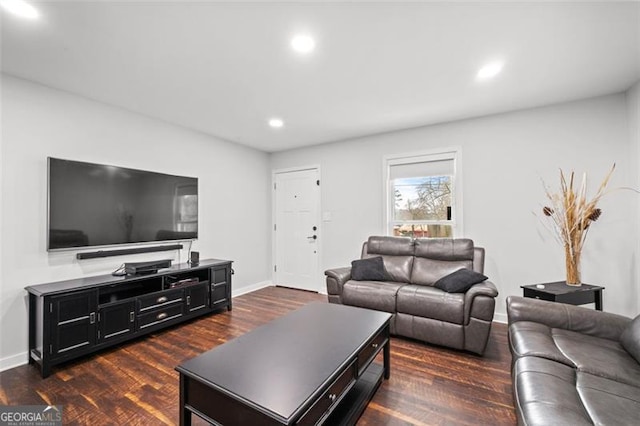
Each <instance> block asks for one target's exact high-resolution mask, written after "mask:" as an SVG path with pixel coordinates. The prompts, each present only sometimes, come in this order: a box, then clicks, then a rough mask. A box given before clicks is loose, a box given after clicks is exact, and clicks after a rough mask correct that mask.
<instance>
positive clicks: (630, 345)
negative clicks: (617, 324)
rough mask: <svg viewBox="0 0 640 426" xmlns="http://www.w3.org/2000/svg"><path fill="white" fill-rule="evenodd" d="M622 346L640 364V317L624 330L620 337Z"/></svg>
mask: <svg viewBox="0 0 640 426" xmlns="http://www.w3.org/2000/svg"><path fill="white" fill-rule="evenodd" d="M620 344H621V345H622V347H623V348H625V349H626V350H627V352H629V353H630V354H631V356H632V357H633V358H634V359H635V360H636V361H638V362H640V315H638V316H637V317H635V318H634V319H633V321H631V322H630V323H629V325H627V327H626V328H625V329H624V331H623V332H622V334H621V335H620Z"/></svg>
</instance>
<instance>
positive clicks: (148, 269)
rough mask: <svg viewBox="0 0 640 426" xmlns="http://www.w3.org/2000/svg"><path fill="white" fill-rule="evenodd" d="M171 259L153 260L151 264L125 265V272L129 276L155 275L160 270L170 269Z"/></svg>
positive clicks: (135, 263) (132, 263)
mask: <svg viewBox="0 0 640 426" xmlns="http://www.w3.org/2000/svg"><path fill="white" fill-rule="evenodd" d="M170 267H171V259H164V260H153V261H151V262H131V263H125V264H124V272H125V273H126V274H127V275H146V274H155V273H156V272H158V269H163V268H170Z"/></svg>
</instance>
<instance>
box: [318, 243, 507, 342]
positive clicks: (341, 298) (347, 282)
mask: <svg viewBox="0 0 640 426" xmlns="http://www.w3.org/2000/svg"><path fill="white" fill-rule="evenodd" d="M377 256H380V257H382V259H383V261H384V267H385V269H386V272H387V274H388V276H389V279H388V280H387V281H355V280H352V279H351V268H350V267H347V268H338V269H330V270H327V271H325V275H326V277H327V293H328V296H329V302H331V303H342V304H345V305H352V306H358V307H363V308H369V309H375V310H379V311H385V312H390V313H392V314H394V316H393V318H392V322H391V333H393V334H396V335H400V336H406V337H410V338H414V339H419V340H422V341H425V342H428V343H433V344H437V345H442V346H448V347H451V348H455V349H462V350H467V351H471V352H475V353H478V354H483V353H484V350H485V348H486V345H487V340H488V339H489V333H490V331H491V321H492V320H493V314H494V308H495V297H496V296H497V295H498V291H497V290H496V287H495V285H494V284H493V283H492V282H490V281H484V282H481V283H479V284H474V285H473V286H472V287H471V288H470V289H469V290H467V291H466V292H465V293H447V292H445V291H443V290H441V289H439V288H436V287H434V283H435V282H436V281H437V280H438V279H440V278H442V277H444V276H446V275H448V274H450V273H452V272H454V271H456V270H458V269H461V268H467V269H470V270H473V271H476V272H479V273H482V272H483V269H484V249H483V248H481V247H474V244H473V241H472V240H469V239H430V238H424V239H410V238H402V237H370V238H369V239H368V241H367V242H365V243H364V245H363V247H362V255H361V257H362V259H366V258H372V257H377Z"/></svg>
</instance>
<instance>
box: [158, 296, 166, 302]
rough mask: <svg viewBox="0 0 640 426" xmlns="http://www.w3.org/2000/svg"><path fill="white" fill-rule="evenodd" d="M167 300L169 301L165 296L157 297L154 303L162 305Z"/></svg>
mask: <svg viewBox="0 0 640 426" xmlns="http://www.w3.org/2000/svg"><path fill="white" fill-rule="evenodd" d="M167 300H169V299H167V296H160V297H158V300H156V302H158V303H164V302H166V301H167Z"/></svg>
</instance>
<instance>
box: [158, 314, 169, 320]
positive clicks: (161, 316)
mask: <svg viewBox="0 0 640 426" xmlns="http://www.w3.org/2000/svg"><path fill="white" fill-rule="evenodd" d="M166 317H167V313H166V312H161V313H159V314H158V316H157V317H156V318H157V319H159V320H161V319H165V318H166Z"/></svg>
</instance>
